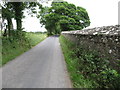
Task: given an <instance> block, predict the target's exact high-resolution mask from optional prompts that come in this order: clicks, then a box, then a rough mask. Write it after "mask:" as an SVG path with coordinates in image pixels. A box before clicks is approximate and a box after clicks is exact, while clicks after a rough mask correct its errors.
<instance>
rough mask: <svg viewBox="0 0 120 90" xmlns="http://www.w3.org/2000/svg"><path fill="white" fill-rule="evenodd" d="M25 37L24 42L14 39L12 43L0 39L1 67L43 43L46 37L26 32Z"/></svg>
mask: <svg viewBox="0 0 120 90" xmlns="http://www.w3.org/2000/svg"><path fill="white" fill-rule="evenodd" d="M25 37H26V39H25V40H24V39H23V40H19V39H14V40H12V41H11V40H9V39H6V38H2V65H4V64H6V63H7V62H9V61H11V60H12V59H14V58H16V57H17V56H19V55H21V54H22V53H24V52H26V51H27V50H29V49H30V48H32V47H33V46H35V45H37V44H38V43H39V42H41V41H43V40H44V39H45V38H46V37H47V35H46V34H37V33H29V32H27V33H26V34H25Z"/></svg>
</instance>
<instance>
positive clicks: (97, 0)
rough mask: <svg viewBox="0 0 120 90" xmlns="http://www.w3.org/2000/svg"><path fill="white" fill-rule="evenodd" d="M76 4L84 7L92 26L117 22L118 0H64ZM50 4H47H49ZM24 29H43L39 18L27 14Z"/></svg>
mask: <svg viewBox="0 0 120 90" xmlns="http://www.w3.org/2000/svg"><path fill="white" fill-rule="evenodd" d="M65 1H67V2H69V3H73V4H75V5H76V6H81V7H84V8H85V9H86V10H87V11H88V14H89V17H90V21H91V25H90V27H89V28H92V27H99V26H107V25H116V24H118V2H119V1H120V0H65ZM49 5H50V4H48V6H49ZM23 26H24V28H25V30H26V31H44V30H45V28H41V25H40V23H39V19H37V18H35V17H34V18H33V17H30V16H27V17H26V18H25V19H24V20H23Z"/></svg>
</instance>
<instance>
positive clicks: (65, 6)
mask: <svg viewBox="0 0 120 90" xmlns="http://www.w3.org/2000/svg"><path fill="white" fill-rule="evenodd" d="M39 13H40V15H38V18H40V23H41V24H43V25H45V28H46V29H47V31H48V35H53V34H60V32H61V31H70V30H81V29H83V28H85V27H87V26H89V25H90V19H89V16H88V13H87V11H86V9H85V8H83V7H79V6H75V5H74V4H70V3H68V2H66V1H63V0H59V1H55V0H53V2H52V4H51V7H42V9H41V11H40V12H39Z"/></svg>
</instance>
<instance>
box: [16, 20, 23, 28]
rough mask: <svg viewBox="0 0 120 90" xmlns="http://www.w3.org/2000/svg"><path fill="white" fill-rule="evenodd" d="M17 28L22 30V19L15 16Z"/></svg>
mask: <svg viewBox="0 0 120 90" xmlns="http://www.w3.org/2000/svg"><path fill="white" fill-rule="evenodd" d="M16 23H17V30H22V20H21V19H17V18H16Z"/></svg>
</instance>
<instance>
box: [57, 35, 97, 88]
mask: <svg viewBox="0 0 120 90" xmlns="http://www.w3.org/2000/svg"><path fill="white" fill-rule="evenodd" d="M59 40H60V43H61V47H62V50H63V53H64V57H65V60H66V63H67V69H68V72H69V73H70V78H71V80H72V83H73V87H75V88H94V87H95V82H94V81H92V80H89V79H86V78H85V77H84V76H83V75H82V74H80V71H79V69H78V68H79V67H78V66H79V63H78V58H77V57H75V56H74V57H73V55H74V54H75V53H74V47H75V45H74V44H73V43H72V42H70V41H69V40H67V39H66V38H65V37H63V36H60V38H59Z"/></svg>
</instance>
